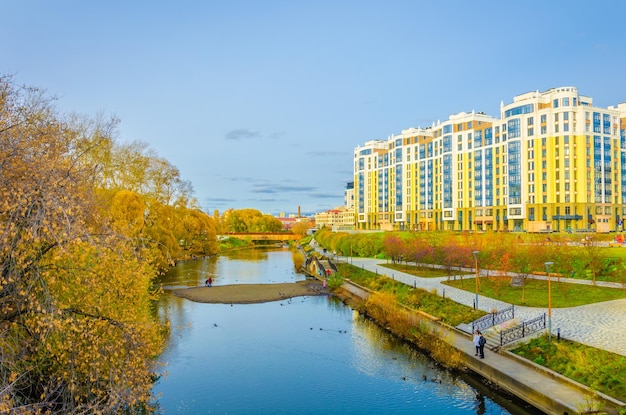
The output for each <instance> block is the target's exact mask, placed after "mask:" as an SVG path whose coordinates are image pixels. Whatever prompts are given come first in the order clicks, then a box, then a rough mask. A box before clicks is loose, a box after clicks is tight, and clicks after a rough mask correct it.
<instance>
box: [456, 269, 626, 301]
mask: <svg viewBox="0 0 626 415" xmlns="http://www.w3.org/2000/svg"><path fill="white" fill-rule="evenodd" d="M510 282H511V279H510V278H508V277H481V278H480V288H479V291H478V293H479V294H480V295H484V296H486V297H490V298H497V299H498V300H501V301H504V302H506V303H509V304H515V305H522V306H527V307H547V306H548V281H546V280H535V279H527V280H526V282H525V284H524V286H523V287H512V286H511V284H510ZM444 284H447V285H450V286H452V287H456V288H460V289H463V290H467V291H471V292H475V289H476V288H475V287H476V285H475V280H474V279H473V278H466V279H464V280H456V281H446V282H444ZM550 285H551V290H550V291H551V295H552V307H554V308H559V307H576V306H580V305H585V304H592V303H599V302H602V301H610V300H618V299H622V298H626V290H623V289H619V288H606V287H594V286H590V285H583V284H569V283H564V282H557V281H556V280H554V279H553V280H552V281H551V284H550Z"/></svg>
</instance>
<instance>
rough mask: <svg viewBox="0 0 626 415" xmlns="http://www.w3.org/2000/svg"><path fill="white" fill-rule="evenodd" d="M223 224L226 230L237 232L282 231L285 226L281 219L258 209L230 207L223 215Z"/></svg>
mask: <svg viewBox="0 0 626 415" xmlns="http://www.w3.org/2000/svg"><path fill="white" fill-rule="evenodd" d="M222 226H223V228H224V230H225V231H226V232H236V233H241V232H243V233H256V232H261V233H263V232H280V231H281V230H282V228H283V224H282V222H281V221H279V220H278V219H276V218H275V217H273V216H272V215H267V214H265V215H264V214H263V213H261V212H260V211H258V210H256V209H238V210H235V209H229V210H227V211H226V212H224V214H223V215H222Z"/></svg>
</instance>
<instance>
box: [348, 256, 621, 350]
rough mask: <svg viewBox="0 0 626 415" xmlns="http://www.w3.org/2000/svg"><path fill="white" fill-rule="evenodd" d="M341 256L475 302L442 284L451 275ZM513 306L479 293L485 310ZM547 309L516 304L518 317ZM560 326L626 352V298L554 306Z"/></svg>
mask: <svg viewBox="0 0 626 415" xmlns="http://www.w3.org/2000/svg"><path fill="white" fill-rule="evenodd" d="M337 260H339V261H343V262H348V263H351V264H352V265H355V266H357V267H361V268H364V269H367V270H369V271H372V272H377V273H379V274H383V275H386V276H388V277H391V278H393V279H395V280H397V281H400V282H402V283H404V284H407V285H411V286H414V287H419V288H423V289H426V290H428V291H432V290H436V291H437V294H439V295H440V296H442V295H444V292H445V296H446V297H447V298H450V299H452V300H454V301H456V302H458V303H461V304H465V305H468V306H470V307H473V306H474V301H475V299H476V294H475V293H472V292H469V291H464V290H461V289H458V288H454V287H450V286H448V285H444V284H442V282H443V281H446V280H447V277H441V278H421V277H416V276H414V275H411V274H407V273H404V272H401V271H396V270H393V269H390V268H386V267H385V266H384V262H383V260H379V259H373V258H355V257H352V258H350V257H341V256H338V257H337ZM544 278H545V277H544ZM472 280H473V277H472ZM563 280H566V281H568V282H574V283H584V284H586V283H588V282H587V281H580V280H572V279H565V278H561V281H563ZM598 284H600V283H598ZM618 286H619V285H618ZM509 306H510V304H508V303H505V302H503V301H499V300H496V299H493V298H489V297H484V296H481V295H479V296H478V308H479V309H481V310H483V311H487V312H490V311H491V310H493V309H498V310H500V309H503V308H506V307H509ZM547 312H548V309H547V308H537V307H522V306H515V314H516V317H519V318H520V320H530V319H532V318H535V317H537V316H539V315H541V314H542V313H546V314H547ZM557 330H558V331H560V334H561V336H562V337H564V338H566V339H569V340H573V341H576V342H578V343H582V344H586V345H588V346H592V347H596V348H599V349H604V350H608V351H610V352H613V353H617V354H620V355H622V356H626V299H622V300H613V301H606V302H602V303H595V304H589V305H583V306H578V307H569V308H552V332H553V335H555V336H556V335H557Z"/></svg>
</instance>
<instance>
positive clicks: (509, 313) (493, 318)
mask: <svg viewBox="0 0 626 415" xmlns="http://www.w3.org/2000/svg"><path fill="white" fill-rule="evenodd" d="M513 318H515V306H514V305H512V306H511V307H507V308H503V309H502V310H500V311H498V312H497V313H491V314H487V315H485V316H482V317H481V318H479V319H478V320H475V321H473V322H472V333H474V332H475V331H476V330H485V329H488V328H489V327H493V326H495V325H496V324H500V323H503V322H505V321H507V320H511V319H513Z"/></svg>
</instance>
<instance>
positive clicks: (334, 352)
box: [154, 249, 541, 415]
mask: <svg viewBox="0 0 626 415" xmlns="http://www.w3.org/2000/svg"><path fill="white" fill-rule="evenodd" d="M293 268H294V267H293V262H292V259H291V253H290V252H289V251H288V250H260V249H256V250H246V251H239V252H237V253H234V254H229V255H223V256H220V257H213V258H203V259H199V260H196V261H189V262H184V263H181V264H179V265H177V266H176V267H175V268H173V269H172V270H171V271H170V272H169V273H168V274H167V275H165V276H164V277H163V279H162V284H163V287H164V289H165V291H166V294H165V295H164V296H163V299H162V301H161V302H160V304H159V313H160V316H161V318H163V319H168V320H169V321H170V322H171V327H172V330H171V336H170V339H169V344H168V346H167V349H166V350H165V352H164V353H163V354H162V355H161V356H160V360H161V362H163V363H165V364H166V366H165V367H164V368H163V370H162V373H163V377H162V378H161V379H160V380H159V381H158V382H157V384H156V385H155V387H154V392H155V393H156V394H158V396H159V398H158V405H159V408H160V411H161V412H162V413H165V414H347V413H350V414H415V413H424V414H430V413H438V414H479V415H482V414H515V415H518V414H519V415H528V414H533V415H534V414H540V413H541V412H538V411H537V410H535V409H533V408H531V407H528V406H527V405H525V404H524V403H521V402H520V401H518V400H516V399H514V398H512V397H511V396H509V395H505V394H499V393H497V392H496V391H493V390H492V389H491V388H490V387H488V386H487V385H485V384H484V382H482V381H481V380H480V379H477V378H475V377H472V376H470V375H465V374H463V375H459V374H454V373H451V372H448V371H446V370H444V369H442V368H441V367H440V366H438V365H437V364H436V363H435V362H434V361H432V360H431V359H430V358H428V357H426V356H424V355H423V354H422V353H421V352H419V351H418V350H416V349H415V348H413V347H412V346H410V345H408V344H406V343H405V342H402V341H399V340H398V339H396V338H394V337H393V336H391V335H390V334H389V333H388V332H386V331H385V330H382V329H381V328H380V327H378V326H377V325H376V324H374V323H373V322H371V321H370V320H369V319H367V318H364V317H363V316H361V315H359V314H358V313H356V312H355V311H353V310H351V309H350V308H349V307H347V306H345V305H344V304H343V303H342V302H341V301H339V300H337V299H336V298H334V297H326V296H322V297H315V296H312V297H297V298H293V299H291V300H282V301H276V302H269V303H264V304H245V305H238V304H233V305H230V304H201V303H194V302H192V301H189V300H184V299H181V298H177V297H175V296H173V295H171V294H169V293H168V290H169V289H172V288H183V287H189V286H198V285H203V281H205V280H206V279H207V278H208V277H209V276H212V277H213V279H214V285H225V284H251V283H277V282H294V281H298V280H302V279H305V276H304V275H301V274H297V273H295V272H294V269H293ZM207 289H210V288H207Z"/></svg>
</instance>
